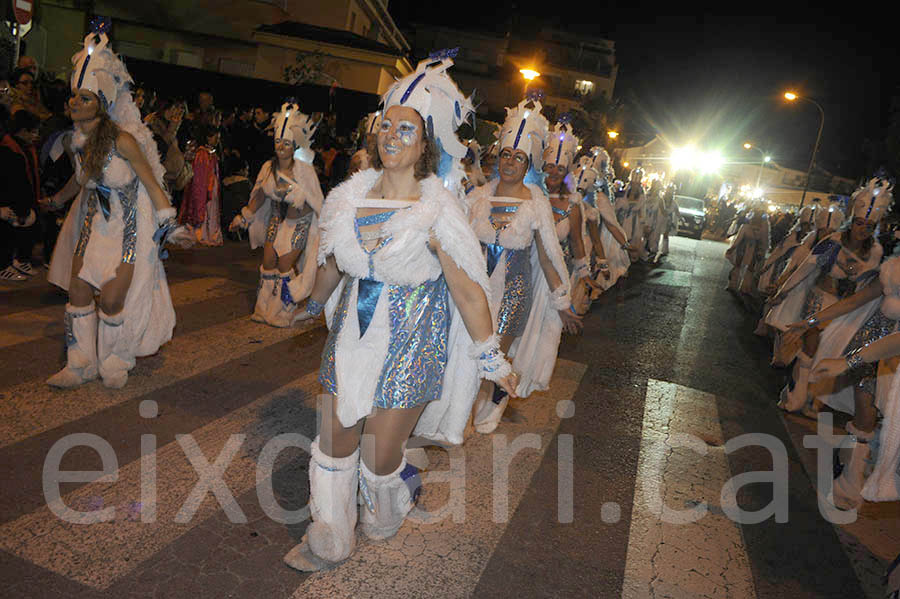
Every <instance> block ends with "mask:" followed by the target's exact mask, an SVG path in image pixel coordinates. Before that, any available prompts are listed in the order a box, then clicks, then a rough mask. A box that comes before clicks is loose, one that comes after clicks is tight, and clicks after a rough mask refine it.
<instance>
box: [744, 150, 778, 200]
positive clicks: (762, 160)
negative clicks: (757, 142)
mask: <svg viewBox="0 0 900 599" xmlns="http://www.w3.org/2000/svg"><path fill="white" fill-rule="evenodd" d="M744 149H745V150H756V151H757V152H759V156H760V161H759V172H758V173H757V174H756V188H757V189H759V180H760V179H761V178H762V171H763V164H764V163H766V162H770V161H771V160H772V157H771V156H766V153H765V152H763V151H762V150H761V149H759V148H757V147H756V146H754V145H753V144H752V143H750V142H749V141H747V142H744Z"/></svg>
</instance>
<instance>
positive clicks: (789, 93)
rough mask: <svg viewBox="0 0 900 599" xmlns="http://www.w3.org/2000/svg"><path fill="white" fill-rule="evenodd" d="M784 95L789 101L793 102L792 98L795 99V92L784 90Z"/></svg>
mask: <svg viewBox="0 0 900 599" xmlns="http://www.w3.org/2000/svg"><path fill="white" fill-rule="evenodd" d="M784 97H785V98H786V99H788V100H790V101H791V102H793V101H794V100H796V99H797V94H795V93H793V92H785V94H784Z"/></svg>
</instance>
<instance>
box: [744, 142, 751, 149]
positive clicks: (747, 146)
mask: <svg viewBox="0 0 900 599" xmlns="http://www.w3.org/2000/svg"><path fill="white" fill-rule="evenodd" d="M752 147H753V144H751V143H745V144H744V149H745V150H749V149H750V148H752Z"/></svg>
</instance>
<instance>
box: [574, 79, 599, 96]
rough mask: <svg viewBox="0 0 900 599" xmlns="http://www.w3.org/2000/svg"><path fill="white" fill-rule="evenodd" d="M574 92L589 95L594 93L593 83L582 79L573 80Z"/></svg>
mask: <svg viewBox="0 0 900 599" xmlns="http://www.w3.org/2000/svg"><path fill="white" fill-rule="evenodd" d="M575 91H576V92H577V93H579V94H590V93H593V91H594V82H593V81H587V80H584V79H576V80H575Z"/></svg>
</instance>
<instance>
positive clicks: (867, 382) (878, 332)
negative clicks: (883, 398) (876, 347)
mask: <svg viewBox="0 0 900 599" xmlns="http://www.w3.org/2000/svg"><path fill="white" fill-rule="evenodd" d="M897 322H898V321H896V320H891V319H890V318H888V317H887V316H885V315H884V314H883V313H882V312H881V310H877V311H876V312H875V314H873V315H872V316H870V317H869V319H868V320H867V321H866V322H865V324H863V325H862V326H861V327H860V329H859V330H858V331H857V332H856V334H855V335H854V336H853V339H851V340H850V343H848V344H847V347H846V348H845V349H844V355H846V354H848V353H850V352H852V351H855V350H857V349H860V348H862V347H865V346H867V345H869V344H870V343H874V342H875V341H878V340H879V339H881V338H882V337H887V336H888V335H890V334H891V333H893V332H895V331H896V330H897ZM877 375H878V363H877V362H874V363H872V364H863V365H862V366H860V367H859V368H856V369H855V370H853V371H852V374H851V376H853V378H854V380H855V381H856V386H857V387H859V388H861V389H862V390H864V391H866V392H868V393H869V394H871V395H875V383H876V380H877Z"/></svg>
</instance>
